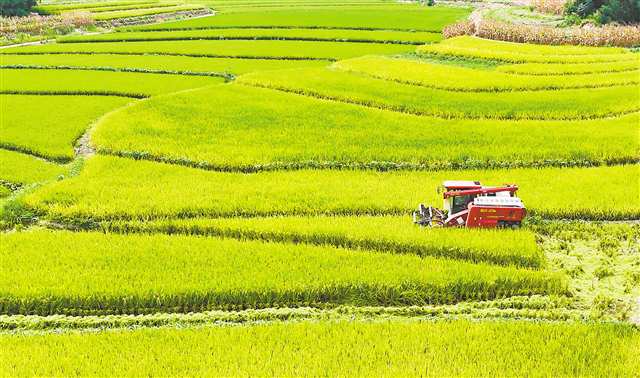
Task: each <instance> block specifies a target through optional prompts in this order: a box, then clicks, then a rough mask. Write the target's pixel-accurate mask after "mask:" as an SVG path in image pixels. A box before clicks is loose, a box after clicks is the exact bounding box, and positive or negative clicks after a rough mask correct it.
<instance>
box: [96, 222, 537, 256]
mask: <svg viewBox="0 0 640 378" xmlns="http://www.w3.org/2000/svg"><path fill="white" fill-rule="evenodd" d="M101 228H102V229H103V230H108V231H117V232H123V233H133V232H135V233H140V232H144V233H157V232H160V233H166V234H187V235H213V236H220V237H230V238H236V239H240V240H264V241H279V242H292V243H306V244H316V245H334V246H337V247H344V248H352V249H367V250H376V251H381V252H392V253H408V254H416V255H418V256H435V257H444V258H450V259H459V260H467V261H472V262H486V263H492V264H499V265H517V266H522V267H532V268H540V267H542V266H543V265H544V262H545V258H544V255H543V254H542V252H541V250H540V249H539V248H538V247H537V245H536V242H535V238H534V235H533V233H531V232H529V231H517V232H504V231H498V232H495V231H493V230H465V229H425V228H420V227H416V226H414V225H412V224H411V222H410V219H409V218H408V217H406V216H381V217H372V216H359V217H356V216H337V217H328V216H317V217H301V216H289V217H266V218H262V217H256V218H219V219H206V218H197V219H184V220H171V219H166V220H165V219H160V220H157V221H146V222H136V221H129V222H124V221H114V222H105V223H104V224H101Z"/></svg>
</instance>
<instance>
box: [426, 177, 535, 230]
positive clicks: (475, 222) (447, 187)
mask: <svg viewBox="0 0 640 378" xmlns="http://www.w3.org/2000/svg"><path fill="white" fill-rule="evenodd" d="M443 186H444V194H443V198H444V206H443V210H440V209H437V208H435V207H432V206H429V207H427V206H425V205H423V204H420V206H418V210H417V211H414V212H413V222H414V223H416V224H418V225H420V226H429V227H470V228H473V227H482V228H496V227H510V228H518V227H520V224H521V223H522V219H524V217H525V216H526V215H527V209H526V208H525V207H524V204H523V203H522V201H521V200H520V198H518V197H516V195H515V192H516V191H517V190H518V187H517V186H516V185H504V186H498V187H492V186H482V185H481V184H480V182H479V181H445V182H444V183H443Z"/></svg>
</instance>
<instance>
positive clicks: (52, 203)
mask: <svg viewBox="0 0 640 378" xmlns="http://www.w3.org/2000/svg"><path fill="white" fill-rule="evenodd" d="M639 169H640V166H639V165H622V166H613V167H595V168H540V169H533V168H521V169H510V170H470V171H438V172H422V171H419V172H415V171H410V172H405V171H393V172H376V171H347V170H345V171H334V170H301V171H292V172H286V171H275V172H260V173H254V174H242V173H224V172H213V171H204V170H199V169H195V168H187V167H181V166H175V165H169V164H161V163H155V162H146V161H136V160H130V159H124V158H117V157H109V156H95V157H93V158H91V159H89V160H88V161H87V162H86V164H85V166H84V169H83V170H82V172H81V173H80V175H78V176H76V177H72V178H70V179H66V180H62V181H59V182H56V183H52V184H50V185H47V186H45V187H43V188H41V189H40V190H38V191H37V192H35V193H32V194H30V195H28V196H26V197H25V198H24V201H25V204H26V205H27V206H30V207H32V208H33V209H35V210H36V211H39V212H40V213H42V214H43V215H46V217H48V218H52V219H58V220H61V221H69V222H74V221H83V220H88V221H99V220H109V219H157V218H192V217H220V216H222V217H231V216H260V215H265V216H266V215H321V214H325V215H338V214H342V215H363V214H370V215H400V214H409V213H410V211H411V210H412V209H414V208H415V207H416V206H417V204H419V203H421V202H422V203H427V204H436V205H438V204H439V203H440V202H441V201H442V199H441V198H440V197H439V196H438V195H437V193H435V188H437V187H438V186H439V185H440V184H441V183H442V181H444V180H451V179H465V180H480V181H482V182H483V183H484V184H485V185H492V184H493V185H499V184H503V183H505V182H509V183H515V184H518V185H519V187H520V191H519V196H520V197H521V198H522V199H523V200H524V202H525V204H526V205H527V208H528V209H529V210H530V212H531V213H534V214H537V215H541V216H543V217H550V218H568V219H590V220H624V219H638V218H640V208H639V207H638V203H637V201H635V200H634V199H637V198H638V196H639V194H638V190H640V189H639V188H638V186H637V185H636V184H637V180H638V176H639V174H640V171H639ZM540 183H545V184H544V185H541V184H540ZM607 188H610V190H609V193H610V195H608V196H603V195H602V192H603V190H607ZM629 199H632V200H629Z"/></svg>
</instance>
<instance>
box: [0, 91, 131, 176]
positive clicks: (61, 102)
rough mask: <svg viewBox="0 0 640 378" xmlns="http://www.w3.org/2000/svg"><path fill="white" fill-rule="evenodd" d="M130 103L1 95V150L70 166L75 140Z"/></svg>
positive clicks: (124, 100)
mask: <svg viewBox="0 0 640 378" xmlns="http://www.w3.org/2000/svg"><path fill="white" fill-rule="evenodd" d="M129 101H130V100H128V99H125V98H121V97H97V96H91V97H82V96H37V97H36V96H28V95H22V96H21V95H0V104H1V106H0V113H2V115H3V117H2V128H1V129H0V147H2V148H5V149H11V150H18V151H21V152H26V153H29V154H32V155H36V156H39V157H43V158H46V159H49V160H54V161H57V162H60V163H67V162H69V161H71V159H72V158H73V156H74V151H73V145H74V143H75V141H76V140H77V139H78V138H79V137H80V135H82V134H83V133H84V131H85V130H86V129H87V127H88V126H89V124H91V123H92V122H93V121H95V120H96V119H98V118H99V117H100V116H101V115H102V114H104V113H106V112H108V111H109V110H112V109H114V108H117V107H120V106H123V105H125V104H126V103H127V102H129ZM16 109H19V110H20V111H16ZM71 109H73V111H70V110H71ZM25 114H28V115H29V116H28V117H26V118H25V117H24V115H25Z"/></svg>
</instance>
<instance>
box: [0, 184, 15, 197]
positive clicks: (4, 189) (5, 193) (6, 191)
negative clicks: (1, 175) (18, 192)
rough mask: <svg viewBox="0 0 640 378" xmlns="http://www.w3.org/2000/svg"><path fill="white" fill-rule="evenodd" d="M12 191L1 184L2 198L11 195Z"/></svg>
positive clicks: (0, 193) (0, 194)
mask: <svg viewBox="0 0 640 378" xmlns="http://www.w3.org/2000/svg"><path fill="white" fill-rule="evenodd" d="M11 193H12V191H11V189H9V188H8V187H6V186H4V185H0V198H4V197H7V196H9V195H10V194H11Z"/></svg>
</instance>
